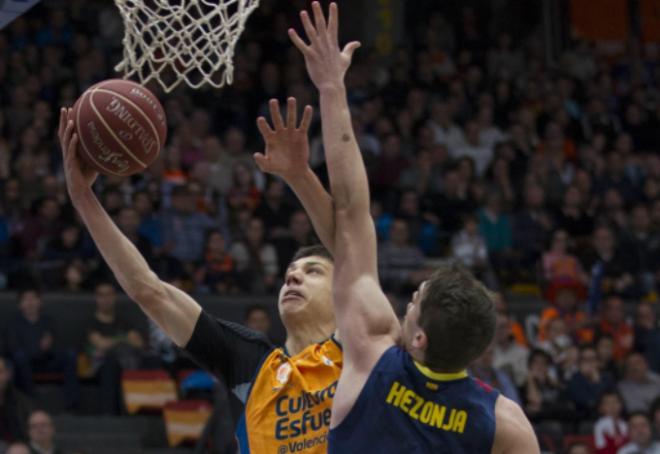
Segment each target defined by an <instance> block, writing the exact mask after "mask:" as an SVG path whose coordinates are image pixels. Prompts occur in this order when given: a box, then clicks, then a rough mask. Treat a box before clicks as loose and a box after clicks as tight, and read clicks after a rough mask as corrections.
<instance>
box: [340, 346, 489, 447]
mask: <svg viewBox="0 0 660 454" xmlns="http://www.w3.org/2000/svg"><path fill="white" fill-rule="evenodd" d="M498 396H499V393H498V392H497V391H496V390H494V389H493V388H491V387H490V386H488V385H486V384H483V383H482V382H480V381H478V380H476V379H474V378H472V377H470V376H468V374H467V372H461V373H457V374H439V373H436V372H433V371H431V370H429V369H427V368H426V367H424V366H422V365H420V364H418V363H416V362H415V361H413V359H412V358H411V356H410V355H409V354H408V353H407V352H405V351H404V350H402V349H401V348H400V347H391V348H390V349H388V350H387V351H386V352H385V353H384V354H383V356H382V357H381V359H380V360H379V361H378V363H377V364H376V366H375V367H374V369H373V370H372V372H371V374H370V375H369V378H368V379H367V382H366V384H365V386H364V388H363V389H362V391H361V393H360V395H359V396H358V398H357V400H356V401H355V404H354V406H353V408H352V409H351V411H350V412H349V413H348V415H347V416H346V418H345V419H344V420H343V421H342V422H341V423H340V424H339V426H337V427H336V428H334V429H333V430H332V431H331V432H330V437H329V440H330V443H329V449H328V452H329V453H330V454H340V453H341V454H344V453H349V452H355V453H371V452H373V453H379V454H390V453H391V454H395V453H396V454H399V453H406V454H416V453H420V454H421V453H431V452H432V453H437V454H440V453H452V454H478V453H484V454H489V453H490V452H491V450H492V446H493V440H494V438H495V402H496V400H497V397H498Z"/></svg>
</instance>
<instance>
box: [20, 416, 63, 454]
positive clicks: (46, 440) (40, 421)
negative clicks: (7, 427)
mask: <svg viewBox="0 0 660 454" xmlns="http://www.w3.org/2000/svg"><path fill="white" fill-rule="evenodd" d="M28 431H29V434H30V449H31V454H64V451H63V450H62V449H61V448H60V447H59V446H57V445H56V444H55V425H54V424H53V419H52V418H51V417H50V415H49V414H48V413H46V412H45V411H43V410H35V411H33V412H32V413H30V416H29V418H28Z"/></svg>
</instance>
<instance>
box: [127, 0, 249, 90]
mask: <svg viewBox="0 0 660 454" xmlns="http://www.w3.org/2000/svg"><path fill="white" fill-rule="evenodd" d="M115 3H116V4H117V6H118V8H119V11H120V13H121V16H122V19H123V21H124V39H123V44H124V56H123V59H122V61H121V62H120V63H119V64H118V65H117V66H115V70H116V71H119V72H123V74H124V78H128V77H131V76H135V77H137V78H138V79H139V80H140V82H141V83H142V84H146V83H148V82H149V81H152V80H155V81H157V82H158V83H159V84H160V85H161V86H162V87H163V89H164V90H165V91H166V92H170V91H172V90H173V89H174V88H175V87H176V86H177V85H179V84H180V83H181V82H185V83H186V84H188V85H189V86H190V87H192V88H200V87H201V86H202V85H205V84H208V85H211V86H213V87H216V88H219V87H222V86H223V85H224V84H231V83H232V78H233V72H234V66H233V57H234V47H235V46H236V43H237V42H238V39H239V37H240V36H241V33H242V32H243V29H244V27H245V22H246V21H247V18H248V17H249V16H250V14H251V13H252V11H254V9H255V8H257V6H258V5H259V0H215V1H211V0H115Z"/></svg>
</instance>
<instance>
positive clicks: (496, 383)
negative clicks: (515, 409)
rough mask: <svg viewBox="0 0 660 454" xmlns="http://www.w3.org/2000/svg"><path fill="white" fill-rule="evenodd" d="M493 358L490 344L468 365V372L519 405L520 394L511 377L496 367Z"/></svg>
mask: <svg viewBox="0 0 660 454" xmlns="http://www.w3.org/2000/svg"><path fill="white" fill-rule="evenodd" d="M493 359H494V358H493V346H492V345H491V346H490V347H488V348H487V349H486V351H485V352H484V353H483V354H482V355H481V356H480V357H479V358H477V359H476V360H475V361H474V362H473V363H472V364H471V365H470V368H469V369H470V374H471V375H473V376H474V377H476V378H478V379H479V380H481V381H483V382H484V383H488V384H489V385H491V386H493V387H495V388H496V389H498V390H499V391H500V392H501V393H502V395H504V396H506V397H508V398H509V399H511V400H512V401H514V402H516V403H517V404H519V405H520V403H521V400H520V395H519V394H518V389H517V388H516V385H515V383H514V382H513V379H512V378H511V376H510V375H509V374H508V373H507V372H506V371H505V370H503V369H500V368H496V367H495V366H494V361H493Z"/></svg>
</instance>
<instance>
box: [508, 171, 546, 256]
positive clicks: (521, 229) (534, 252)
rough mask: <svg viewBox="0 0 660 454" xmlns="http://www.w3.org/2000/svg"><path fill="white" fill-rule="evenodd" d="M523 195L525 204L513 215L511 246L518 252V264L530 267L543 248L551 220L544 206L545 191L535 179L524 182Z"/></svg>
mask: <svg viewBox="0 0 660 454" xmlns="http://www.w3.org/2000/svg"><path fill="white" fill-rule="evenodd" d="M523 197H524V200H525V206H524V207H523V209H522V210H520V211H518V212H517V213H516V214H515V215H514V217H513V226H512V237H513V247H514V248H515V249H516V251H518V252H519V254H520V258H519V260H520V266H521V267H524V268H527V267H529V268H531V267H532V266H535V265H536V263H537V261H538V259H539V258H540V257H541V254H542V253H543V250H544V249H545V246H546V243H547V239H548V236H549V235H550V229H551V228H552V223H553V222H552V216H551V215H550V213H549V212H548V210H547V209H546V208H545V206H544V204H545V192H544V191H543V187H542V186H541V185H539V184H538V183H536V182H535V181H530V182H528V183H526V184H525V189H524V194H523Z"/></svg>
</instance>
